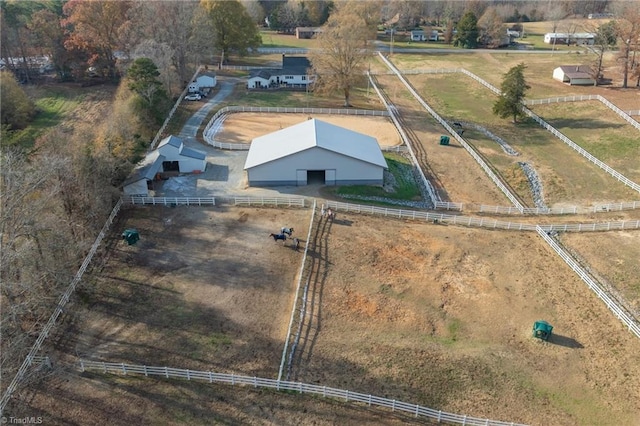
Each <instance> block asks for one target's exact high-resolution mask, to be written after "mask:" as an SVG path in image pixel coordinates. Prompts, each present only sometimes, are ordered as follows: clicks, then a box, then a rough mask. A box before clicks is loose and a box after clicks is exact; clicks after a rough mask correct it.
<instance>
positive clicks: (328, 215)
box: [327, 207, 336, 221]
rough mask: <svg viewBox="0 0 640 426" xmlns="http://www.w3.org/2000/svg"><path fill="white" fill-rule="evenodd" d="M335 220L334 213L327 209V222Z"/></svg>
mask: <svg viewBox="0 0 640 426" xmlns="http://www.w3.org/2000/svg"><path fill="white" fill-rule="evenodd" d="M335 218H336V213H335V212H334V211H333V210H331V207H329V208H328V209H327V220H331V221H333V219H335Z"/></svg>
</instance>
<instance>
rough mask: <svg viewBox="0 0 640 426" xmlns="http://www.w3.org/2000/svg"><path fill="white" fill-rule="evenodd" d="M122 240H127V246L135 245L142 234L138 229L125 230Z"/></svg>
mask: <svg viewBox="0 0 640 426" xmlns="http://www.w3.org/2000/svg"><path fill="white" fill-rule="evenodd" d="M122 239H123V240H125V241H126V242H127V244H129V245H133V244H135V243H137V242H138V240H139V239H140V234H139V233H138V230H137V229H125V231H124V232H123V233H122Z"/></svg>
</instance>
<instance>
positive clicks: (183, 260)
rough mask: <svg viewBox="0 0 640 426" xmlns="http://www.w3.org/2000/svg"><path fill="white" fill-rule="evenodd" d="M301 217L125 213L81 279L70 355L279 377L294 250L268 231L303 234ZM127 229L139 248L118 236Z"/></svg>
mask: <svg viewBox="0 0 640 426" xmlns="http://www.w3.org/2000/svg"><path fill="white" fill-rule="evenodd" d="M308 213H309V212H308V210H303V209H300V208H281V209H259V208H251V207H238V208H235V207H220V206H218V207H195V206H192V207H187V206H178V207H164V206H147V207H128V208H126V209H125V210H123V211H122V212H121V214H120V217H119V220H118V222H117V224H116V225H114V226H113V232H112V235H111V236H110V237H109V239H108V240H107V241H106V244H107V247H108V257H107V260H106V261H105V264H104V266H103V267H102V268H101V269H100V270H99V273H95V274H88V275H85V279H86V280H88V281H89V282H88V283H87V284H85V285H84V286H83V288H82V290H81V291H80V295H79V300H80V301H82V303H80V305H79V306H78V307H77V308H78V309H79V310H78V312H77V315H76V316H75V317H74V322H75V323H74V328H75V329H77V330H78V333H77V335H76V336H75V337H74V341H75V345H74V346H73V347H64V348H60V349H62V350H65V351H67V352H68V353H69V354H77V355H79V356H83V357H88V358H89V359H94V360H111V361H112V360H114V359H115V360H121V361H122V362H131V363H134V362H137V363H140V362H144V363H150V362H153V363H154V364H160V365H180V366H185V368H193V369H202V368H204V369H213V370H216V371H224V372H236V371H246V372H247V373H248V374H252V375H253V374H257V375H265V376H273V375H274V374H277V371H278V365H279V361H280V353H281V350H282V345H283V342H284V338H285V335H286V325H287V322H288V319H289V313H290V302H291V297H292V296H291V293H292V291H293V290H292V289H293V288H294V285H295V278H296V274H297V271H298V265H299V257H300V253H298V252H295V251H294V250H293V249H292V247H290V244H289V245H283V243H282V241H280V242H279V243H278V244H276V243H274V241H273V239H271V238H270V237H269V233H279V231H280V228H281V227H282V226H288V227H294V228H299V229H300V230H303V229H306V228H308V221H309V218H308ZM129 228H135V229H137V230H138V231H139V233H140V237H141V239H140V241H139V242H138V243H136V244H135V245H132V246H129V245H127V244H126V243H125V242H124V241H122V240H121V239H120V233H121V232H122V230H124V229H129Z"/></svg>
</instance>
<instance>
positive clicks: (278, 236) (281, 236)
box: [269, 234, 287, 243]
mask: <svg viewBox="0 0 640 426" xmlns="http://www.w3.org/2000/svg"><path fill="white" fill-rule="evenodd" d="M269 236H270V237H273V241H275V242H276V243H277V242H278V240H282V242H285V241H287V236H286V235H285V234H269Z"/></svg>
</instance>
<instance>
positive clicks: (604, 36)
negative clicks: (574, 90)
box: [587, 21, 617, 86]
mask: <svg viewBox="0 0 640 426" xmlns="http://www.w3.org/2000/svg"><path fill="white" fill-rule="evenodd" d="M587 29H588V30H589V31H590V32H592V33H594V34H595V35H596V36H595V39H594V43H593V46H587V47H588V48H589V51H590V52H591V53H593V54H594V55H595V56H596V58H595V60H594V61H593V64H592V66H591V77H592V78H593V80H594V83H593V85H594V86H597V85H598V82H600V80H601V79H602V70H603V68H604V67H603V61H604V55H605V53H606V52H607V51H609V50H610V49H611V48H612V47H613V46H615V44H616V38H617V37H616V32H617V30H616V23H615V21H609V22H607V23H605V24H602V25H600V26H595V25H591V26H588V27H587Z"/></svg>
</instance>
